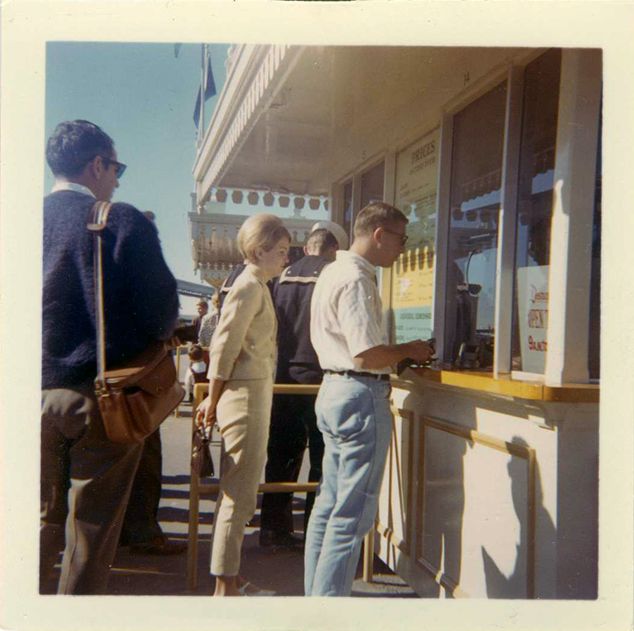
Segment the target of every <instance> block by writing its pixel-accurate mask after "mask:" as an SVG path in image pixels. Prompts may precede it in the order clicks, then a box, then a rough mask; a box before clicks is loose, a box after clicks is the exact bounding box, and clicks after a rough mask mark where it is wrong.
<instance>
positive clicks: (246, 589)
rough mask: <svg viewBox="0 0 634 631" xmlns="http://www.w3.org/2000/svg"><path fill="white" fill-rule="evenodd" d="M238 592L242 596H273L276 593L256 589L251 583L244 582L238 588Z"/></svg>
mask: <svg viewBox="0 0 634 631" xmlns="http://www.w3.org/2000/svg"><path fill="white" fill-rule="evenodd" d="M238 591H239V592H240V594H242V595H243V596H275V595H276V592H275V591H274V590H272V589H264V588H262V587H257V585H254V584H253V583H252V582H251V581H246V580H245V581H244V583H242V585H240V586H239V587H238Z"/></svg>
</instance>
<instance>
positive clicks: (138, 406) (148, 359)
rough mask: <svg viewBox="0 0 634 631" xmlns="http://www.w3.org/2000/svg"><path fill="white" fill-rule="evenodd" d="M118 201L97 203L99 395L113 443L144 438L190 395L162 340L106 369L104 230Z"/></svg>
mask: <svg viewBox="0 0 634 631" xmlns="http://www.w3.org/2000/svg"><path fill="white" fill-rule="evenodd" d="M111 206H112V204H110V203H109V202H97V203H96V204H95V205H94V206H93V223H90V224H88V230H90V231H92V232H93V234H94V236H95V248H94V249H95V254H94V260H95V317H96V320H97V322H96V325H97V326H96V328H97V378H96V379H95V394H96V395H97V402H98V403H99V409H100V411H101V415H102V417H103V422H104V426H105V428H106V434H107V435H108V438H109V439H110V440H111V441H112V442H113V443H141V442H143V441H144V440H145V438H146V437H147V436H149V435H150V434H151V433H152V432H154V431H156V429H158V427H159V426H160V424H161V423H162V422H163V421H164V420H165V419H166V418H167V417H168V416H169V415H170V414H171V413H172V411H173V410H174V408H176V406H177V405H178V404H179V403H180V402H181V400H182V399H183V397H184V396H185V391H184V390H183V388H182V386H181V385H180V383H179V381H178V376H177V374H176V367H175V366H174V360H173V358H172V356H171V354H170V350H171V349H170V347H169V345H168V344H167V343H166V342H163V341H157V342H154V343H152V344H151V345H150V346H148V347H147V348H146V349H145V350H144V351H143V352H142V353H140V354H139V355H137V356H136V357H134V358H133V359H132V360H130V361H129V362H127V363H126V364H124V365H123V366H119V367H117V368H113V369H110V370H107V369H106V334H105V319H104V282H103V257H102V241H101V234H102V231H103V229H104V228H105V227H106V223H107V221H108V214H109V212H110V207H111Z"/></svg>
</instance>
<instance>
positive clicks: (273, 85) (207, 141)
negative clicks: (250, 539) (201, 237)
mask: <svg viewBox="0 0 634 631" xmlns="http://www.w3.org/2000/svg"><path fill="white" fill-rule="evenodd" d="M303 50H304V47H302V46H289V45H287V44H275V45H250V44H249V45H246V44H245V45H242V46H239V47H238V48H237V50H236V52H235V57H234V58H233V59H232V65H231V67H230V69H229V73H228V76H227V81H226V84H225V88H224V89H223V91H222V93H221V94H220V98H219V101H218V105H217V107H216V110H215V112H214V115H213V118H212V120H211V123H210V125H209V127H208V129H207V131H206V133H205V137H204V140H203V143H202V146H201V148H200V150H199V152H198V155H197V157H196V162H195V163H194V169H193V171H194V179H195V180H196V190H197V196H198V203H199V204H200V203H201V202H203V201H204V200H205V199H206V198H207V196H208V194H209V191H210V189H211V188H212V187H213V186H215V185H216V184H217V183H218V182H219V181H220V180H221V179H222V176H223V175H224V173H225V172H226V171H227V169H228V168H229V166H230V165H231V162H232V161H233V159H234V157H235V155H236V154H237V152H238V151H239V150H240V147H241V146H242V144H243V143H244V141H245V140H246V138H247V136H248V135H249V131H250V130H251V129H252V128H253V126H254V125H255V124H256V123H257V121H258V119H259V118H260V116H261V115H262V114H263V113H264V112H265V111H266V110H267V109H268V107H269V105H270V104H271V102H272V101H273V99H274V98H275V96H276V95H277V93H278V92H279V90H280V89H281V88H282V87H283V85H284V81H285V80H286V78H287V76H288V74H289V73H290V71H291V70H292V68H293V67H294V65H295V63H296V62H297V60H298V59H299V56H300V55H301V53H302V51H303Z"/></svg>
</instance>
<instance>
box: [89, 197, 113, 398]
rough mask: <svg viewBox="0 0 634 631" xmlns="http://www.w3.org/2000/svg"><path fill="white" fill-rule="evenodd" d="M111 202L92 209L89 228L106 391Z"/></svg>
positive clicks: (101, 374) (101, 381)
mask: <svg viewBox="0 0 634 631" xmlns="http://www.w3.org/2000/svg"><path fill="white" fill-rule="evenodd" d="M111 206H112V204H111V203H110V202H95V205H94V206H93V207H92V212H91V215H92V223H89V224H88V226H87V228H88V230H90V231H91V232H92V233H93V234H94V240H95V243H94V255H93V258H94V273H95V283H94V284H95V321H96V322H95V324H96V327H95V328H96V333H97V379H98V381H99V385H100V387H101V388H103V389H104V390H105V389H106V387H107V386H106V321H105V317H104V300H103V253H102V238H101V233H102V231H103V229H104V228H105V227H106V223H107V222H108V214H109V213H110V207H111Z"/></svg>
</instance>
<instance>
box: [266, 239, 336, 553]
mask: <svg viewBox="0 0 634 631" xmlns="http://www.w3.org/2000/svg"><path fill="white" fill-rule="evenodd" d="M338 248H339V244H338V242H337V239H336V238H335V237H334V235H333V234H332V233H331V232H329V231H328V230H324V229H317V230H313V232H312V233H311V234H310V235H309V237H308V240H307V241H306V245H305V246H304V254H305V255H306V256H304V258H302V259H300V260H299V261H297V262H296V263H293V264H292V265H290V266H289V267H287V268H286V269H285V270H284V271H283V272H282V275H281V276H280V277H279V279H278V280H277V281H276V282H275V283H274V287H273V303H274V305H275V312H276V314H277V323H278V336H277V345H278V359H277V373H276V377H275V382H276V383H304V384H319V383H321V380H322V378H323V373H322V371H321V368H320V367H319V361H318V359H317V355H316V353H315V349H314V348H313V345H312V344H311V342H310V303H311V298H312V295H313V290H314V289H315V283H316V282H317V279H318V278H319V275H320V274H321V272H322V271H323V270H324V269H325V268H326V266H327V265H328V264H329V263H331V262H332V261H334V260H335V255H336V252H337V250H338ZM316 398H317V396H316V395H306V394H296V395H288V394H287V395H279V394H276V395H274V396H273V409H272V412H271V428H270V432H269V443H268V448H267V453H268V458H267V462H266V481H267V482H296V481H297V479H298V477H299V471H300V469H301V466H302V459H303V457H304V452H305V450H306V445H307V444H308V445H309V454H310V471H309V474H308V481H309V482H319V480H320V478H321V461H322V458H323V455H324V441H323V438H322V436H321V432H320V431H319V429H318V428H317V418H316V416H315V400H316ZM314 501H315V494H314V493H308V494H307V496H306V506H305V510H304V533H305V532H306V528H307V526H308V520H309V519H310V512H311V510H312V506H313V503H314ZM293 531H294V527H293V493H265V494H264V495H263V496H262V511H261V515H260V545H261V546H265V547H267V546H280V547H284V548H293V547H298V546H301V544H302V541H301V540H300V539H298V538H296V537H294V536H293V534H292V533H293Z"/></svg>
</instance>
